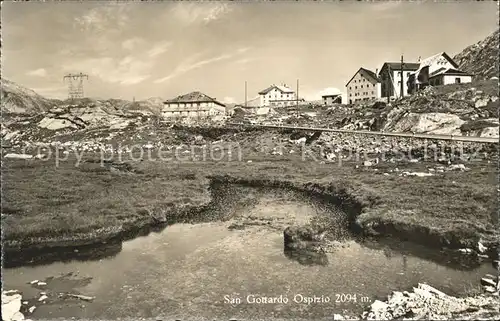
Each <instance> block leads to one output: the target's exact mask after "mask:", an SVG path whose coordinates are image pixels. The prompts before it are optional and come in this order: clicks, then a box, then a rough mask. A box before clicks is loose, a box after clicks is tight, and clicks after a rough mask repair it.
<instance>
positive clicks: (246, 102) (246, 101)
mask: <svg viewBox="0 0 500 321" xmlns="http://www.w3.org/2000/svg"><path fill="white" fill-rule="evenodd" d="M247 104H248V99H247V81H246V80H245V108H246V107H247Z"/></svg>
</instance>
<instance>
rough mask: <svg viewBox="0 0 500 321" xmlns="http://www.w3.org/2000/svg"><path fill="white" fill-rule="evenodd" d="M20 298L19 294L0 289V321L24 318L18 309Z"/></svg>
mask: <svg viewBox="0 0 500 321" xmlns="http://www.w3.org/2000/svg"><path fill="white" fill-rule="evenodd" d="M22 299H23V297H22V295H21V294H18V293H14V294H13V293H9V292H6V291H2V321H20V320H24V315H23V314H22V313H21V312H20V311H19V310H20V309H21V301H22Z"/></svg>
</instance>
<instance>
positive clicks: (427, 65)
mask: <svg viewBox="0 0 500 321" xmlns="http://www.w3.org/2000/svg"><path fill="white" fill-rule="evenodd" d="M468 82H472V74H469V73H466V72H464V71H460V70H458V65H457V63H456V62H455V61H453V59H452V58H451V57H450V56H448V54H446V52H441V53H438V54H436V55H433V56H430V57H428V58H426V59H423V60H422V61H420V66H419V68H418V69H417V70H416V71H415V72H413V73H412V74H411V76H410V78H409V79H408V92H409V93H414V92H416V91H417V90H419V89H423V88H425V87H427V86H429V85H431V86H439V85H448V84H456V83H458V84H460V83H468Z"/></svg>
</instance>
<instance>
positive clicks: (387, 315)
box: [362, 283, 500, 320]
mask: <svg viewBox="0 0 500 321" xmlns="http://www.w3.org/2000/svg"><path fill="white" fill-rule="evenodd" d="M499 308H500V300H498V298H494V297H493V296H476V297H468V298H456V297H452V296H449V295H447V294H445V293H443V292H441V291H439V290H437V289H435V288H433V287H431V286H429V285H427V284H422V283H420V284H418V286H417V287H416V288H413V292H406V291H405V292H393V293H392V295H390V296H389V298H388V300H387V301H386V302H381V301H375V302H374V303H373V304H372V305H371V307H370V310H369V311H366V312H368V313H366V312H365V313H364V314H363V315H362V318H363V319H372V320H393V319H401V318H404V319H405V320H418V319H427V320H448V319H476V318H480V319H483V320H495V319H497V317H498V311H499Z"/></svg>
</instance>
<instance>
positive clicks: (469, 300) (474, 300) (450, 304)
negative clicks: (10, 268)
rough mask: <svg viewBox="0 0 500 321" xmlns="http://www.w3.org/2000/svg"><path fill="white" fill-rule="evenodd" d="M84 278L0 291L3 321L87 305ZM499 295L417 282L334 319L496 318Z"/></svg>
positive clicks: (51, 280)
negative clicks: (461, 294) (30, 291)
mask: <svg viewBox="0 0 500 321" xmlns="http://www.w3.org/2000/svg"><path fill="white" fill-rule="evenodd" d="M82 282H88V280H87V279H84V278H80V279H75V277H74V276H71V275H61V276H57V277H50V278H47V280H45V281H38V280H33V281H31V282H30V283H31V284H32V286H33V287H34V288H36V289H39V290H40V291H39V293H38V295H37V296H35V297H23V294H22V293H20V292H18V291H16V290H10V291H2V320H3V321H21V320H27V319H28V318H29V315H30V314H32V313H33V312H34V311H35V309H36V308H37V307H39V306H40V305H50V304H57V305H60V304H66V305H75V304H76V305H82V304H83V305H84V304H90V303H87V302H92V301H93V300H94V299H95V298H93V297H90V296H86V295H83V294H78V292H77V291H75V288H76V287H78V286H79V285H81V283H82ZM499 315H500V298H499V295H498V290H496V292H495V293H492V294H488V295H476V296H473V297H466V298H457V297H453V296H449V295H447V294H445V293H443V292H441V291H439V290H437V289H435V288H433V287H432V286H430V285H427V284H418V285H417V286H416V287H414V288H413V291H411V292H408V291H404V292H399V291H395V292H393V293H392V294H391V295H389V296H388V299H387V300H386V301H379V300H376V301H375V302H373V303H372V305H371V306H370V308H369V309H368V310H367V311H365V312H363V314H362V315H358V316H353V315H340V314H336V315H334V316H333V319H334V320H395V319H397V320H401V319H403V320H498V317H499Z"/></svg>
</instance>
